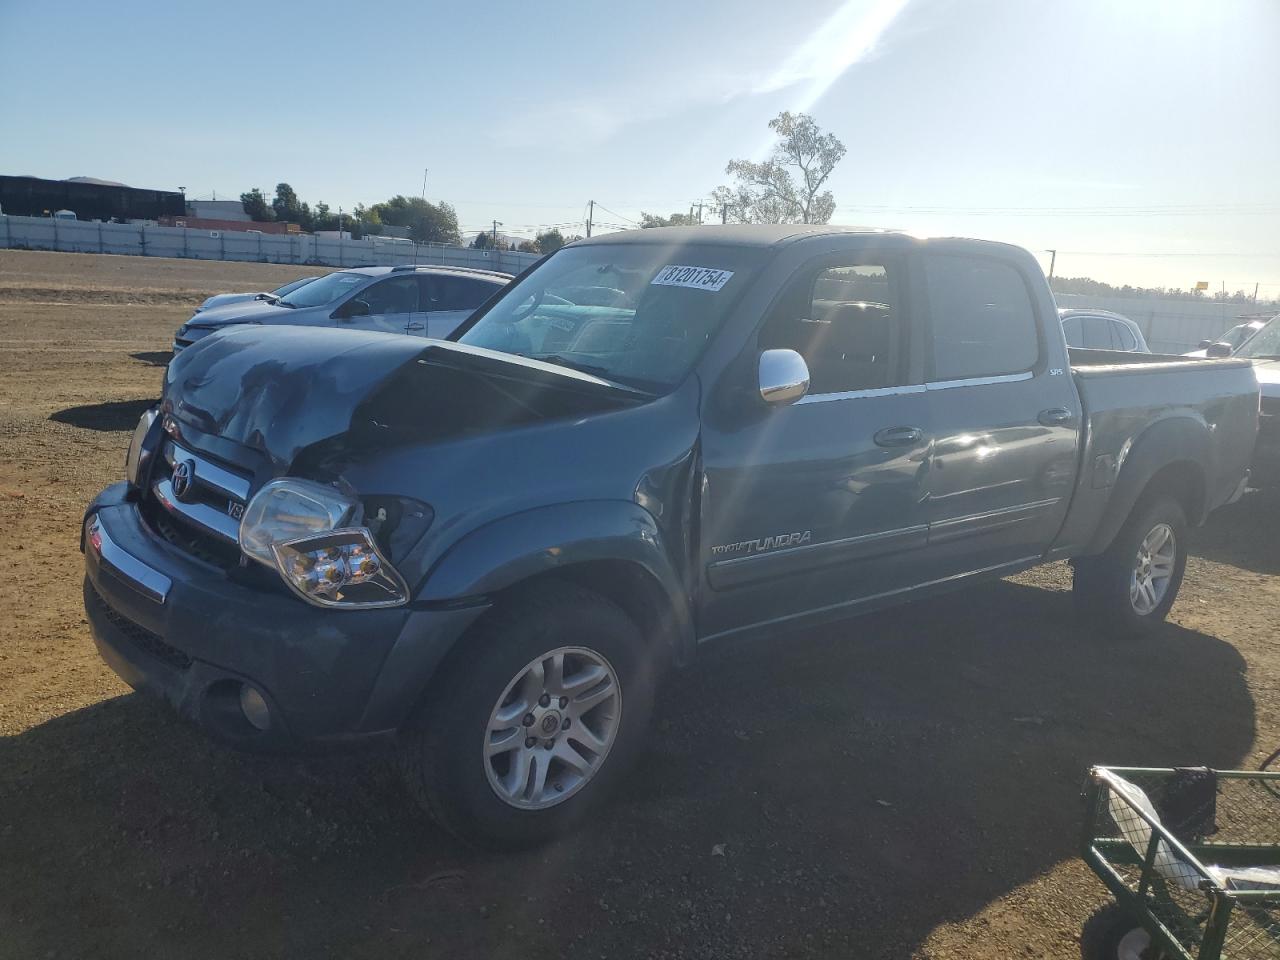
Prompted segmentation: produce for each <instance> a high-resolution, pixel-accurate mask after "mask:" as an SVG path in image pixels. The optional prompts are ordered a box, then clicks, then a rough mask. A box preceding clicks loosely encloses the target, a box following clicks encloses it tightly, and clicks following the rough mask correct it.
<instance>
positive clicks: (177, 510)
mask: <svg viewBox="0 0 1280 960" xmlns="http://www.w3.org/2000/svg"><path fill="white" fill-rule="evenodd" d="M179 465H182V466H183V468H184V477H183V481H184V483H185V484H186V486H185V488H183V489H182V496H181V497H179V496H178V495H177V490H176V488H177V486H178V476H177V468H178V466H179ZM151 479H152V482H151V486H150V489H149V491H148V495H147V497H146V499H145V503H144V509H143V516H144V517H145V518H146V520H147V523H148V525H149V526H150V527H151V529H153V530H154V531H155V532H156V533H157V534H158V535H159V536H161V537H162V538H164V539H165V540H167V541H168V542H169V543H172V544H173V545H174V546H175V547H178V548H179V549H180V550H182V551H183V552H185V553H188V554H190V555H191V556H193V557H195V558H196V559H197V560H201V561H203V562H205V563H210V564H213V565H215V566H218V567H221V568H223V569H230V568H232V567H234V566H236V565H238V564H239V562H240V546H239V534H240V520H239V517H240V515H241V514H242V513H243V512H244V508H245V505H246V504H247V503H248V500H249V492H250V490H251V487H252V480H251V478H250V477H249V476H248V475H247V474H246V472H245V471H244V470H243V469H242V468H239V467H235V466H229V465H224V462H223V461H219V460H215V459H214V458H212V457H210V456H209V455H207V454H205V453H202V452H199V451H197V450H195V449H194V448H188V447H186V446H182V445H180V444H179V443H178V442H176V441H174V440H165V442H164V446H163V448H162V450H161V457H160V459H159V461H158V462H157V464H156V469H155V470H154V472H153V475H152V478H151Z"/></svg>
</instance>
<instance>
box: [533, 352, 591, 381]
mask: <svg viewBox="0 0 1280 960" xmlns="http://www.w3.org/2000/svg"><path fill="white" fill-rule="evenodd" d="M521 356H524V357H528V358H529V359H530V360H541V361H543V362H544V363H554V364H557V365H559V366H561V367H568V368H569V369H570V370H577V371H578V372H579V373H589V374H591V375H592V376H595V377H605V378H606V379H608V373H609V368H608V367H601V366H597V365H596V364H591V363H579V362H578V361H577V360H570V359H568V358H567V357H562V356H561V355H560V354H558V353H525V354H521Z"/></svg>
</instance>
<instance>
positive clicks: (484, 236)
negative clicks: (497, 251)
mask: <svg viewBox="0 0 1280 960" xmlns="http://www.w3.org/2000/svg"><path fill="white" fill-rule="evenodd" d="M471 246H473V247H474V248H475V249H477V250H488V249H489V248H490V247H492V246H493V237H492V236H490V235H489V233H488V232H487V231H484V230H481V231H480V232H479V233H477V234H476V236H475V239H474V240H472V241H471Z"/></svg>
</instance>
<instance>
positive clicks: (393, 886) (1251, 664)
mask: <svg viewBox="0 0 1280 960" xmlns="http://www.w3.org/2000/svg"><path fill="white" fill-rule="evenodd" d="M300 272H306V271H305V270H304V271H300V270H299V268H296V267H286V266H269V265H262V264H231V263H203V262H197V261H177V260H158V259H146V258H139V257H109V256H108V257H103V256H87V255H75V254H40V253H23V252H9V251H0V527H2V529H3V530H4V532H5V534H6V547H5V550H4V551H3V555H4V556H6V557H8V560H7V561H6V562H5V564H4V566H5V568H6V570H7V571H8V574H7V575H6V576H4V577H3V578H0V957H3V958H10V957H12V958H31V957H41V958H55V957H138V956H181V957H217V958H225V957H257V956H263V957H271V956H290V957H294V956H296V957H304V958H316V957H328V956H335V957H352V958H355V957H379V958H384V957H414V958H422V957H437V956H438V957H514V956H519V957H524V958H542V957H547V958H553V957H575V958H578V957H583V958H585V957H590V958H593V960H594V958H611V957H655V958H677V957H679V958H699V960H703V958H736V957H743V958H746V957H796V956H814V957H842V958H861V957H895V958H896V957H911V956H918V957H922V958H924V957H927V958H940V957H949V958H959V957H973V958H997V957H999V958H1008V957H1024V956H1025V957H1048V958H1058V957H1061V958H1066V957H1078V956H1079V946H1078V941H1077V937H1078V934H1079V931H1080V927H1081V925H1082V923H1083V922H1084V920H1085V919H1086V918H1087V917H1088V916H1089V914H1090V913H1091V912H1092V911H1093V910H1095V909H1096V908H1097V907H1098V906H1099V905H1100V904H1102V903H1103V902H1105V896H1104V892H1103V889H1102V887H1101V885H1100V884H1099V883H1098V882H1096V881H1095V880H1094V879H1093V877H1092V875H1091V874H1090V873H1089V872H1088V870H1087V869H1086V868H1085V867H1084V866H1083V865H1082V864H1081V863H1080V862H1079V861H1078V859H1077V858H1076V845H1077V838H1078V835H1079V829H1080V823H1081V816H1082V806H1081V801H1080V796H1079V795H1080V787H1081V783H1082V779H1083V777H1084V773H1085V771H1086V769H1087V768H1088V766H1089V765H1090V764H1092V763H1100V762H1109V763H1132V764H1142V765H1148V764H1149V765H1164V764H1198V763H1207V764H1211V765H1214V766H1220V767H1233V766H1251V765H1252V766H1256V765H1257V763H1258V762H1259V761H1260V759H1261V758H1262V756H1264V755H1265V754H1266V753H1268V752H1270V750H1272V749H1274V748H1275V747H1276V746H1280V630H1278V629H1277V624H1280V496H1276V495H1274V494H1263V493H1253V494H1250V495H1248V496H1247V497H1246V498H1245V499H1244V500H1243V501H1241V502H1240V503H1239V504H1236V505H1235V506H1232V507H1229V508H1227V509H1224V510H1222V511H1219V513H1218V514H1216V515H1215V516H1214V517H1212V518H1211V520H1210V522H1209V524H1208V526H1207V527H1205V528H1204V529H1203V530H1201V531H1199V532H1198V533H1197V534H1196V537H1195V543H1194V556H1193V558H1192V559H1191V561H1190V563H1189V565H1188V568H1187V577H1186V583H1185V584H1184V586H1183V592H1182V596H1181V598H1180V599H1179V601H1178V603H1177V605H1176V606H1175V607H1174V609H1173V613H1172V616H1171V618H1170V620H1171V622H1170V623H1168V624H1167V625H1166V626H1165V627H1164V628H1163V629H1162V630H1161V631H1160V632H1159V633H1158V635H1156V636H1154V637H1152V638H1150V639H1147V640H1142V641H1135V642H1128V643H1115V642H1112V641H1109V640H1107V639H1105V638H1102V637H1099V636H1095V635H1093V634H1092V633H1091V632H1089V631H1088V630H1086V629H1083V628H1082V627H1081V625H1080V623H1079V622H1078V621H1077V619H1076V618H1075V616H1074V613H1073V610H1072V605H1071V602H1070V595H1069V593H1068V592H1067V588H1068V585H1069V571H1068V570H1067V568H1066V567H1064V566H1052V567H1047V568H1044V569H1041V570H1037V571H1032V572H1031V573H1029V574H1025V575H1022V576H1019V577H1016V578H1013V579H1010V580H1006V581H1001V582H999V583H994V584H991V585H988V586H983V587H979V588H975V589H970V590H968V591H967V592H965V593H962V594H958V595H955V596H952V597H949V598H946V599H941V600H937V601H934V602H928V603H921V604H917V605H914V606H911V607H905V608H901V609H898V610H892V611H888V612H884V613H880V614H877V615H874V616H870V617H865V618H863V619H859V620H853V621H850V622H847V623H844V624H841V625H838V626H832V627H828V628H824V629H821V630H814V631H809V632H803V633H789V634H783V635H779V636H777V637H775V638H771V639H770V640H768V641H761V642H757V643H752V644H748V645H737V646H727V647H721V648H718V649H713V650H709V651H707V652H706V656H704V657H702V658H701V659H700V660H699V662H698V663H697V664H696V665H695V666H694V667H693V668H691V669H690V670H688V671H686V672H684V673H682V674H680V675H678V676H676V677H674V678H673V679H672V680H671V682H670V683H669V684H668V685H667V687H666V688H665V690H664V692H663V693H662V695H661V697H660V701H659V704H658V707H657V710H656V722H655V726H654V729H653V732H652V735H651V737H650V739H649V742H648V747H647V750H646V753H645V755H644V758H643V761H642V763H641V765H640V769H638V770H637V771H636V772H635V774H634V775H633V776H632V777H631V778H630V779H629V781H628V783H627V789H626V790H625V791H624V794H623V796H622V797H621V798H620V799H619V800H618V801H617V802H616V803H615V804H613V805H612V806H610V807H609V808H608V809H607V810H606V811H604V813H603V815H602V816H601V817H599V818H598V819H597V820H596V821H595V822H593V823H592V824H590V825H588V826H587V827H586V828H585V829H583V830H581V831H580V832H579V833H577V834H576V835H574V836H572V837H570V838H568V839H566V840H564V841H562V842H559V843H556V844H554V845H552V846H550V847H547V848H545V849H543V850H540V851H537V852H533V853H527V854H522V855H519V856H501V857H500V856H492V855H485V856H478V855H476V854H474V853H471V852H468V851H467V850H465V849H463V848H461V847H460V846H458V845H457V844H456V843H455V842H453V841H452V840H450V839H449V838H448V837H447V836H445V835H444V834H442V833H441V832H440V831H439V830H437V829H436V828H434V827H433V826H432V825H431V824H430V823H429V822H427V821H426V820H424V818H423V817H422V816H421V815H420V814H419V812H418V810H417V808H416V807H415V806H414V804H413V803H412V801H411V800H410V798H409V797H408V796H407V795H406V793H405V792H404V791H403V789H402V788H401V787H400V785H399V784H398V782H397V780H396V779H395V777H394V775H393V774H392V773H391V772H390V771H389V769H388V768H387V766H386V764H385V762H384V759H383V758H381V757H370V756H343V757H331V758H322V759H309V760H305V761H302V760H279V759H268V758H261V757H251V756H243V755H239V754H236V753H232V752H229V751H228V750H226V749H224V748H222V747H219V746H215V745H213V744H211V743H210V742H208V741H207V740H206V739H204V738H203V737H202V736H201V735H199V734H198V733H197V732H195V731H194V730H193V729H191V728H189V727H188V726H186V725H185V724H183V723H181V722H180V721H178V720H177V719H176V718H175V717H174V716H173V715H172V714H171V713H170V712H169V711H168V710H167V709H166V708H165V707H163V706H161V705H158V704H155V703H152V702H150V701H149V700H145V699H142V698H140V697H138V696H136V695H133V694H130V693H129V691H128V690H127V688H126V687H125V686H124V685H123V684H122V683H120V682H119V681H118V680H117V679H116V678H115V677H114V676H113V675H112V674H111V673H110V671H108V669H107V668H106V667H105V666H104V665H103V664H102V663H101V662H100V661H99V660H98V657H97V656H96V654H95V652H94V650H93V646H92V642H91V640H90V638H89V633H88V629H87V626H86V623H85V620H84V616H83V614H82V610H81V600H80V581H81V569H82V560H81V557H80V554H79V553H78V551H77V537H78V524H79V520H80V516H81V510H82V508H83V507H84V505H85V504H86V503H87V502H88V501H89V499H90V498H91V497H92V496H93V495H94V494H95V493H96V492H97V491H98V490H99V489H100V488H101V487H103V486H105V485H106V484H108V483H110V482H114V481H115V480H116V479H118V478H119V477H120V476H121V472H122V468H123V459H124V451H125V446H126V444H127V441H128V436H129V431H130V430H131V429H132V427H133V424H134V422H135V421H136V419H137V417H138V415H139V414H140V413H141V411H142V409H144V408H145V407H146V406H147V401H148V400H150V399H151V398H154V397H155V396H157V394H158V390H159V384H160V379H161V374H162V371H163V364H164V362H165V358H166V350H167V346H168V343H169V341H170V337H171V335H172V333H173V330H174V328H175V327H176V326H177V325H178V324H179V323H181V322H182V321H183V320H184V319H185V318H186V317H187V316H189V315H190V311H191V308H192V307H193V306H194V305H195V304H196V303H198V302H199V300H200V299H202V298H203V297H204V296H206V295H207V294H209V293H215V292H223V291H227V290H235V289H261V288H264V287H270V286H273V285H278V284H280V283H284V282H286V281H288V280H291V279H293V278H294V277H296V276H298V275H300Z"/></svg>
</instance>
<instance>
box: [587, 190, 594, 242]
mask: <svg viewBox="0 0 1280 960" xmlns="http://www.w3.org/2000/svg"><path fill="white" fill-rule="evenodd" d="M595 215H596V202H595V201H594V200H588V201H587V239H588V240H589V239H591V221H592V220H593V219H595Z"/></svg>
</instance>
